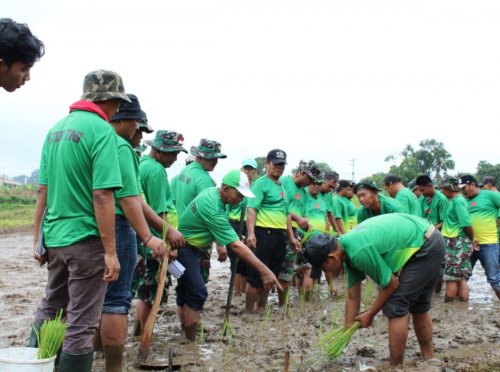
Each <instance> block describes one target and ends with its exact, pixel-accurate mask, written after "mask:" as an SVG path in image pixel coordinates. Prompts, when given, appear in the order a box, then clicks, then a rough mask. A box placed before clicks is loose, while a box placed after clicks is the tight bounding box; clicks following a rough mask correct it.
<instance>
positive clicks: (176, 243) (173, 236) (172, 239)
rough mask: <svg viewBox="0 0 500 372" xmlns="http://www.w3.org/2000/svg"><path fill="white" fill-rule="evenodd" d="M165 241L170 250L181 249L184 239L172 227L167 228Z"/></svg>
mask: <svg viewBox="0 0 500 372" xmlns="http://www.w3.org/2000/svg"><path fill="white" fill-rule="evenodd" d="M167 240H168V242H169V243H170V245H171V247H172V248H174V249H175V248H181V247H182V246H183V245H184V237H183V236H182V234H181V233H180V232H179V231H178V230H176V229H174V228H173V227H172V226H169V227H168V231H167Z"/></svg>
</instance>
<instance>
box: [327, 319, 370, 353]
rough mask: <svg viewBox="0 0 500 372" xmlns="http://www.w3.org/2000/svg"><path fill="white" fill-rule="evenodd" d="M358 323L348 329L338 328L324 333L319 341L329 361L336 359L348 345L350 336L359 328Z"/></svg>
mask: <svg viewBox="0 0 500 372" xmlns="http://www.w3.org/2000/svg"><path fill="white" fill-rule="evenodd" d="M359 325H360V323H359V322H354V323H353V324H352V325H351V326H350V327H345V328H339V329H335V330H332V331H330V332H327V333H325V334H324V335H323V336H322V337H321V338H320V340H319V343H320V345H322V346H323V347H324V349H325V351H326V354H327V355H328V357H329V358H330V359H332V360H333V359H337V358H338V357H339V356H341V355H342V352H343V351H344V349H345V348H346V347H347V345H348V344H349V341H350V340H351V337H352V335H353V334H354V332H356V330H357V329H358V328H359Z"/></svg>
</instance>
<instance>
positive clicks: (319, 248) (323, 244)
mask: <svg viewBox="0 0 500 372" xmlns="http://www.w3.org/2000/svg"><path fill="white" fill-rule="evenodd" d="M334 251H335V238H333V237H331V236H330V235H327V234H315V235H313V236H311V237H310V238H309V240H308V241H307V243H306V246H305V248H304V257H305V258H306V259H307V261H309V263H310V264H311V265H312V266H313V267H315V268H321V267H322V266H323V264H324V263H325V261H326V258H327V257H328V253H330V252H334Z"/></svg>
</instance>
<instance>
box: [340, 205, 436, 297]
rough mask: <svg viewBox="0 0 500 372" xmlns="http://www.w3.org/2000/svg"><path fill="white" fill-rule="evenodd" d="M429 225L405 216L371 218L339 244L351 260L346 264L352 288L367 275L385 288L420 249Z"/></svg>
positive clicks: (343, 237) (348, 281) (343, 238)
mask: <svg viewBox="0 0 500 372" xmlns="http://www.w3.org/2000/svg"><path fill="white" fill-rule="evenodd" d="M429 226H430V223H429V221H426V220H425V219H423V218H421V217H417V216H413V215H411V214H406V213H390V214H384V215H380V216H376V217H373V218H370V219H368V220H366V221H364V222H362V223H360V224H359V225H357V226H356V227H355V228H354V229H352V230H351V231H349V233H348V234H345V235H342V236H341V237H340V238H339V242H340V244H341V246H342V250H343V251H344V253H345V254H346V255H347V257H348V261H347V262H344V270H345V272H346V274H347V284H348V287H349V288H351V287H352V286H354V285H355V284H356V283H358V282H361V281H363V280H364V279H365V276H366V275H368V276H370V278H372V279H373V281H374V282H375V283H377V284H378V285H380V286H381V287H382V288H384V287H385V286H387V285H388V284H389V282H390V280H391V275H392V274H393V273H397V272H398V271H399V270H401V268H402V267H403V266H404V265H405V264H406V262H407V261H408V260H409V259H410V258H411V256H412V255H413V254H414V253H415V252H416V251H418V250H419V249H420V247H421V246H422V245H423V243H424V234H425V232H426V231H427V230H428V229H429Z"/></svg>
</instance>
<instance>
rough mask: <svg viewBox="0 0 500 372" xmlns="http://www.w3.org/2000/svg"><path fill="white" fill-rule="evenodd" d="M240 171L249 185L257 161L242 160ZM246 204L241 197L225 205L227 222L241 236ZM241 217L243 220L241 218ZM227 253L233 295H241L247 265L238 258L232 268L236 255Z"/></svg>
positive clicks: (254, 172) (245, 285) (244, 289)
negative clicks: (232, 283)
mask: <svg viewBox="0 0 500 372" xmlns="http://www.w3.org/2000/svg"><path fill="white" fill-rule="evenodd" d="M241 171H242V172H243V173H245V174H246V175H247V177H248V182H249V183H250V186H251V185H252V183H253V179H254V178H255V174H256V173H257V162H256V161H255V159H252V158H248V159H245V160H243V162H242V164H241ZM246 205H247V200H246V198H243V200H242V201H241V202H240V203H238V204H236V205H231V204H227V205H226V211H227V215H228V217H229V223H230V224H231V226H232V227H233V229H234V231H236V233H237V234H238V235H239V236H241V237H246V229H245V220H246V216H247V214H246ZM242 217H243V220H241V218H242ZM240 230H241V231H240ZM227 255H228V257H229V260H230V261H231V272H233V271H234V270H236V271H235V278H234V295H235V296H241V294H242V293H245V291H246V287H247V273H248V266H247V264H246V263H245V262H243V261H240V260H238V262H237V265H236V268H234V264H235V263H236V259H237V257H236V255H235V254H234V252H233V251H231V250H229V251H228V252H227Z"/></svg>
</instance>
